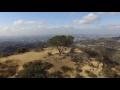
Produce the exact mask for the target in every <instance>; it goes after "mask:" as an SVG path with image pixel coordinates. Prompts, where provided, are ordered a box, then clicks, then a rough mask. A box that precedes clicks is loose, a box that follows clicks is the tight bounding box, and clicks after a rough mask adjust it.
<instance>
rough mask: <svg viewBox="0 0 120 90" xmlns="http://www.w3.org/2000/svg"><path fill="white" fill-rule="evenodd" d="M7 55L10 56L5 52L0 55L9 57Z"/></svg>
mask: <svg viewBox="0 0 120 90" xmlns="http://www.w3.org/2000/svg"><path fill="white" fill-rule="evenodd" d="M7 56H9V54H8V53H3V54H1V56H0V57H7Z"/></svg>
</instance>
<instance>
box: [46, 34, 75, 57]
mask: <svg viewBox="0 0 120 90" xmlns="http://www.w3.org/2000/svg"><path fill="white" fill-rule="evenodd" d="M73 40H74V37H73V36H65V35H61V36H59V35H57V36H54V37H52V38H50V39H49V40H48V44H49V45H51V46H55V47H56V48H57V49H58V51H59V54H60V55H61V54H62V52H63V48H64V47H69V46H70V45H71V44H72V43H73Z"/></svg>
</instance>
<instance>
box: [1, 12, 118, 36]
mask: <svg viewBox="0 0 120 90" xmlns="http://www.w3.org/2000/svg"><path fill="white" fill-rule="evenodd" d="M63 34H64V35H69V34H120V13H119V12H0V36H35V35H63Z"/></svg>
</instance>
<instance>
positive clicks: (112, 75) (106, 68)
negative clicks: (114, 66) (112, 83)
mask: <svg viewBox="0 0 120 90" xmlns="http://www.w3.org/2000/svg"><path fill="white" fill-rule="evenodd" d="M103 73H104V75H105V77H108V78H117V77H119V76H118V75H117V74H116V73H115V72H114V71H112V70H111V68H110V67H109V66H107V65H104V67H103Z"/></svg>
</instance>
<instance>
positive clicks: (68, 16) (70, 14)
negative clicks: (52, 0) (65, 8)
mask: <svg viewBox="0 0 120 90" xmlns="http://www.w3.org/2000/svg"><path fill="white" fill-rule="evenodd" d="M75 13H76V12H70V13H69V14H68V15H67V16H66V18H70V17H72V16H74V15H75Z"/></svg>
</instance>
